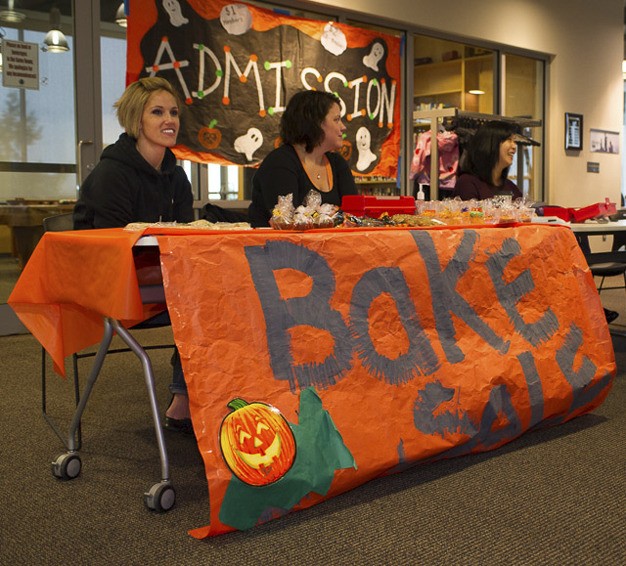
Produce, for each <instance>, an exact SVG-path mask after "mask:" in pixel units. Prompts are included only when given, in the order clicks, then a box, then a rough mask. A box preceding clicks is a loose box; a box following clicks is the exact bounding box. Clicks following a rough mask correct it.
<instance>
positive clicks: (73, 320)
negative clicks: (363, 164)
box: [9, 225, 616, 538]
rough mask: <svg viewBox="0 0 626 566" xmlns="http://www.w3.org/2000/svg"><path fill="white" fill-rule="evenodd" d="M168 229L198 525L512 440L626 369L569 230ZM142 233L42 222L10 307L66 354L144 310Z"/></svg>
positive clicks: (168, 273)
mask: <svg viewBox="0 0 626 566" xmlns="http://www.w3.org/2000/svg"><path fill="white" fill-rule="evenodd" d="M150 231H151V232H153V233H154V232H155V230H150ZM164 232H165V233H164ZM156 234H157V235H156V237H157V240H158V243H159V250H160V263H161V268H162V274H163V285H164V290H165V296H166V300H167V308H168V311H169V313H170V318H171V321H172V330H173V334H174V340H175V342H176V346H177V348H178V350H179V352H180V355H181V360H182V363H183V370H184V373H185V379H186V381H187V385H188V389H189V398H190V406H191V412H192V419H193V423H194V431H195V433H196V438H197V441H198V447H199V449H200V453H201V455H202V458H203V460H204V465H205V473H206V477H207V482H208V488H209V499H210V505H209V508H210V518H209V523H210V524H209V525H208V526H206V527H199V528H197V529H195V530H193V531H192V534H193V536H195V537H199V538H200V537H204V536H209V535H215V534H220V533H224V532H228V531H231V530H234V529H246V528H250V527H251V526H254V525H255V524H258V523H261V522H264V521H267V520H270V519H273V518H276V517H279V516H280V515H282V514H284V513H286V512H288V511H291V510H297V509H302V508H305V507H308V506H310V505H313V504H315V503H317V502H319V501H322V500H323V499H326V498H329V497H332V496H334V495H337V494H339V493H341V492H343V491H346V490H348V489H351V488H353V487H355V486H356V485H359V484H361V483H363V482H365V481H368V480H369V479H371V478H373V477H376V476H379V475H381V474H386V473H394V472H398V471H401V470H403V469H405V468H406V467H408V466H411V465H414V464H415V463H417V462H423V461H430V460H433V459H436V458H445V457H453V456H459V455H462V454H468V453H473V452H480V451H484V450H491V449H494V448H497V447H498V446H501V445H502V444H504V443H506V442H509V441H511V440H513V439H514V438H516V437H517V436H519V435H520V434H522V433H524V432H525V431H527V430H529V429H531V428H534V427H537V426H541V425H543V424H558V423H560V422H564V421H565V420H568V419H571V418H573V417H575V416H578V415H580V414H583V413H585V412H588V411H590V410H592V409H593V408H595V407H597V406H598V405H599V404H600V403H601V402H602V401H603V400H604V398H605V397H606V395H607V394H608V392H609V390H610V387H611V384H612V381H613V378H614V376H615V369H616V368H615V359H614V353H613V348H612V341H611V337H610V334H609V330H608V326H607V324H606V320H605V318H604V313H603V310H602V305H601V302H600V298H599V295H598V292H597V290H596V287H595V285H594V282H593V278H592V276H591V273H590V271H589V267H588V265H587V263H586V261H585V258H584V255H583V254H582V251H581V250H580V248H579V246H578V244H577V242H576V239H575V238H574V235H573V234H572V232H571V231H570V230H569V229H568V228H565V227H559V226H545V225H515V226H510V227H506V228H493V227H461V228H457V229H448V228H445V229H427V230H421V229H418V230H408V229H385V228H383V229H357V230H319V231H317V230H316V231H310V232H305V233H299V232H287V231H286V232H280V231H271V230H254V231H242V232H237V233H235V232H225V231H224V232H219V231H213V232H206V233H202V234H198V233H192V232H189V231H184V230H178V231H175V230H172V231H169V232H168V231H167V230H165V231H163V230H161V231H159V230H157V231H156ZM141 235H142V234H141V233H140V232H127V231H124V230H121V229H114V230H93V231H85V232H69V233H47V234H45V235H44V238H43V239H42V240H41V242H40V244H39V245H38V247H37V249H36V250H35V253H34V254H33V256H32V257H31V260H30V261H29V263H28V264H27V266H26V268H25V270H24V272H23V273H22V275H21V277H20V279H19V280H18V283H17V284H16V287H15V289H14V291H13V293H12V294H11V297H10V298H9V303H10V304H11V306H12V307H13V309H14V310H15V311H16V313H17V314H18V316H19V317H20V319H21V320H22V321H23V322H24V324H25V325H26V326H27V328H28V329H29V330H30V331H31V332H32V333H33V334H34V335H35V337H36V338H37V339H38V340H39V341H40V342H41V343H42V344H43V345H44V347H45V348H46V349H47V350H48V351H49V352H50V353H51V355H52V356H53V358H54V360H55V363H56V364H57V365H58V366H59V367H62V362H63V359H64V356H67V355H69V354H71V353H72V352H74V351H78V350H80V349H81V348H83V347H85V346H88V345H91V344H94V343H97V342H98V341H99V339H100V337H101V335H102V328H103V324H102V317H103V316H108V317H113V318H116V319H118V320H121V321H122V323H123V324H125V325H132V324H134V323H135V322H138V321H140V320H142V319H144V318H145V317H146V316H147V315H148V310H149V308H147V307H146V305H143V304H142V302H141V296H140V293H139V286H138V280H137V275H136V273H135V263H134V260H133V246H134V245H135V243H136V241H137V239H138V238H139V237H140V236H141ZM268 407H271V409H269V408H268ZM268 411H269V412H270V413H271V415H273V416H271V415H269V413H268ZM268 415H269V416H268ZM276 415H281V416H280V418H279V417H277V416H276ZM280 419H283V420H282V421H281V420H280ZM277 422H279V423H282V425H280V424H278V425H277V424H275V423H277ZM272 423H274V424H272ZM229 430H230V431H231V432H232V433H233V434H232V435H231V436H228V437H227V436H224V435H225V434H226V431H229ZM288 430H291V434H292V435H293V438H291V437H290V434H289V433H288ZM222 433H224V434H222ZM220 438H222V440H220ZM224 438H228V440H227V441H226V440H224ZM290 438H291V439H290ZM239 443H241V444H240V445H239ZM281 447H282V449H281ZM283 450H284V453H283ZM278 464H280V467H279V466H278ZM254 482H257V483H254ZM258 482H261V484H262V485H260V484H259V483H258ZM263 482H266V483H265V484H263Z"/></svg>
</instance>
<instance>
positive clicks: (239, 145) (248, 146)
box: [233, 128, 263, 161]
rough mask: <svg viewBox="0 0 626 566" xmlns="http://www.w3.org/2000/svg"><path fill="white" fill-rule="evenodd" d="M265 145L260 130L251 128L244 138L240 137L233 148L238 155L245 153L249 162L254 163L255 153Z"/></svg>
mask: <svg viewBox="0 0 626 566" xmlns="http://www.w3.org/2000/svg"><path fill="white" fill-rule="evenodd" d="M262 145H263V134H262V133H261V130H259V129H258V128H250V129H249V130H248V131H247V132H246V133H245V134H244V135H243V136H239V137H238V138H237V139H236V140H235V143H234V144H233V148H234V149H235V151H236V152H237V153H243V154H244V155H245V156H246V159H247V160H248V161H252V158H253V156H254V152H255V151H256V150H257V149H259V148H260V147H261V146H262Z"/></svg>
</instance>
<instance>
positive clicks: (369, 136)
mask: <svg viewBox="0 0 626 566" xmlns="http://www.w3.org/2000/svg"><path fill="white" fill-rule="evenodd" d="M127 45H128V48H127V80H128V81H133V80H136V79H138V78H140V77H144V76H156V75H158V76H161V77H164V78H166V79H168V80H169V81H170V82H171V83H172V84H173V85H174V86H175V88H176V89H177V90H178V91H179V93H180V96H181V98H182V99H183V100H184V101H185V106H186V108H185V109H184V112H183V114H182V118H181V131H180V133H179V137H178V142H179V145H178V146H177V148H176V149H175V151H176V154H177V156H178V157H179V158H181V159H191V160H194V161H200V162H208V163H223V164H237V165H249V166H254V165H257V164H258V163H260V162H261V161H262V160H263V158H264V157H265V155H267V154H268V153H269V152H270V151H271V150H272V149H273V148H274V147H276V145H278V144H280V143H281V140H280V138H279V123H280V117H281V115H282V113H283V111H284V110H285V107H286V104H287V102H288V101H289V98H290V97H291V96H292V95H293V94H294V93H295V92H297V91H299V90H304V89H308V90H310V89H316V90H324V91H327V92H333V93H335V94H336V95H337V96H338V97H339V101H340V106H341V113H342V118H343V121H344V123H345V124H346V126H347V131H346V133H345V139H344V146H343V149H342V155H343V156H344V157H345V158H346V159H347V161H348V162H349V164H350V167H351V169H352V171H353V172H354V173H355V174H357V175H363V176H368V175H384V176H389V177H395V176H396V172H397V168H398V159H399V147H400V124H399V116H400V92H401V85H400V39H399V38H396V37H393V36H389V35H385V34H382V33H379V32H376V31H373V30H364V29H360V28H355V27H352V26H348V25H345V24H342V23H338V22H324V21H319V20H308V19H304V18H296V17H290V16H287V15H283V14H279V13H278V12H274V11H271V10H266V9H262V8H258V7H256V6H252V5H250V4H244V3H236V4H233V3H228V2H224V1H223V0H187V1H185V0H172V1H168V2H158V1H156V0H134V1H133V4H132V8H131V10H130V14H129V17H128V33H127Z"/></svg>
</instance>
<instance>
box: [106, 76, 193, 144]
mask: <svg viewBox="0 0 626 566" xmlns="http://www.w3.org/2000/svg"><path fill="white" fill-rule="evenodd" d="M160 90H163V91H165V92H169V93H170V94H171V95H172V96H173V97H174V99H175V100H176V104H177V105H178V111H179V112H181V111H182V104H181V100H180V97H179V96H178V93H177V92H176V91H175V90H174V87H173V86H172V85H171V83H170V82H169V81H167V80H165V79H163V78H161V77H145V78H143V79H139V80H138V81H137V82H134V83H131V84H130V85H128V86H127V87H126V90H125V91H124V93H123V94H122V96H120V98H119V100H118V101H117V102H116V103H115V104H114V105H113V108H115V111H116V113H117V120H118V122H119V123H120V126H122V128H124V131H125V132H126V133H127V134H128V135H129V136H131V137H133V138H135V139H137V138H138V137H139V128H140V126H141V116H142V114H143V110H144V108H145V106H146V104H147V102H148V99H149V98H150V96H151V95H152V93H154V92H158V91H160Z"/></svg>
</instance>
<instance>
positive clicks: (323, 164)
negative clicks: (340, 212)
mask: <svg viewBox="0 0 626 566" xmlns="http://www.w3.org/2000/svg"><path fill="white" fill-rule="evenodd" d="M345 131H346V127H345V126H344V124H343V122H342V120H341V107H340V105H339V101H338V99H337V97H336V96H335V95H333V94H331V93H329V92H319V91H315V90H306V91H301V92H298V93H296V94H294V95H293V96H292V98H291V99H290V100H289V103H288V104H287V108H286V109H285V113H284V114H283V116H282V119H281V122H280V135H281V138H282V140H283V145H282V146H280V147H279V148H277V149H275V150H273V151H272V152H271V153H269V154H268V155H267V157H265V159H264V160H263V163H261V165H260V167H259V169H258V171H257V172H256V174H255V176H254V179H253V180H252V201H251V203H250V206H249V208H248V215H249V220H250V223H251V224H252V226H254V227H262V226H269V220H270V218H271V216H272V210H273V209H274V207H275V206H276V204H277V203H278V197H279V196H280V195H288V194H293V205H294V206H295V207H298V206H300V205H301V204H302V203H303V201H304V199H305V197H306V195H307V194H308V193H309V191H311V190H316V191H318V192H319V193H320V194H321V196H322V202H323V203H329V204H335V205H337V206H341V197H343V195H355V194H357V188H356V184H355V183H354V178H353V177H352V172H351V171H350V167H349V166H348V163H347V162H346V160H345V159H344V158H343V157H342V156H341V155H339V154H338V153H335V152H336V151H337V150H338V149H340V148H341V146H342V143H343V134H344V132H345Z"/></svg>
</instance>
